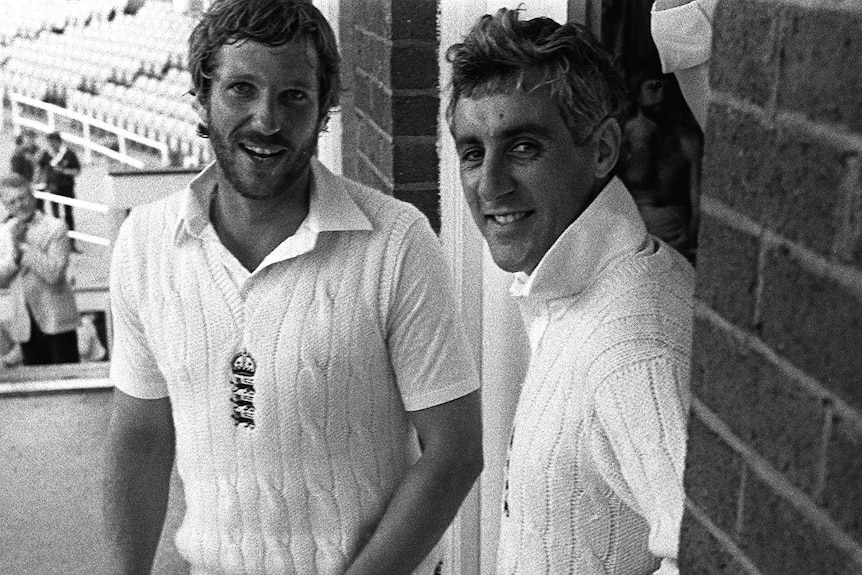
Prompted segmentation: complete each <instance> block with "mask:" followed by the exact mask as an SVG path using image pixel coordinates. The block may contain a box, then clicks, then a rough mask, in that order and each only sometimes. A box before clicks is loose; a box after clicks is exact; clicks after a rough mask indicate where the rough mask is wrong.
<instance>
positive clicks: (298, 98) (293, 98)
mask: <svg viewBox="0 0 862 575" xmlns="http://www.w3.org/2000/svg"><path fill="white" fill-rule="evenodd" d="M284 98H285V99H286V100H287V101H288V102H305V101H307V100H308V94H307V93H306V92H303V91H302V90H287V91H286V92H285V93H284Z"/></svg>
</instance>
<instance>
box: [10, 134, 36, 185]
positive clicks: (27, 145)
mask: <svg viewBox="0 0 862 575" xmlns="http://www.w3.org/2000/svg"><path fill="white" fill-rule="evenodd" d="M38 150H39V147H38V146H37V145H36V140H35V138H34V137H33V133H32V132H30V131H28V130H24V131H22V132H21V133H20V134H18V135H17V136H16V137H15V151H14V152H12V158H11V159H10V167H11V168H12V173H13V174H18V175H20V176H23V177H24V178H25V179H26V180H27V181H28V182H32V181H33V176H35V174H36V152H37V151H38Z"/></svg>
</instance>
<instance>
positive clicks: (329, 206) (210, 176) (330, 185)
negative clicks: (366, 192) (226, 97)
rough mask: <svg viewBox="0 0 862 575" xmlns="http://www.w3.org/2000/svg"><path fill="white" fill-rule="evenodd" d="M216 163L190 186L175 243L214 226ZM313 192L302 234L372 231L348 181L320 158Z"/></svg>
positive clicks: (314, 162) (313, 168)
mask: <svg viewBox="0 0 862 575" xmlns="http://www.w3.org/2000/svg"><path fill="white" fill-rule="evenodd" d="M216 174H217V167H216V165H215V162H213V163H211V164H209V165H208V166H206V167H205V168H204V169H203V171H201V173H200V174H198V175H197V176H196V177H195V179H194V180H192V181H191V183H189V186H188V189H187V190H186V194H185V196H184V201H183V204H182V206H181V208H180V212H179V216H178V218H177V227H176V230H175V233H174V241H175V242H177V243H179V242H180V241H182V240H183V239H184V238H188V237H196V238H201V237H202V234H203V232H204V229H205V228H206V227H207V226H208V225H209V224H210V223H211V222H210V203H211V202H212V196H213V192H214V190H215V185H216ZM309 186H310V188H311V190H310V198H309V206H308V215H307V216H306V218H305V220H304V221H303V222H302V224H301V225H300V229H299V230H297V233H300V231H304V232H310V233H312V234H314V236H316V235H317V234H318V233H320V232H332V231H350V230H371V229H373V226H372V225H371V221H370V220H369V219H368V217H367V216H366V215H365V213H364V212H363V211H362V210H361V209H360V208H359V206H358V205H357V204H356V202H355V201H354V200H353V198H351V197H350V194H349V193H348V192H347V190H346V189H345V183H344V181H343V180H342V179H341V178H339V177H338V176H336V175H335V174H333V173H332V172H330V171H329V170H328V169H327V168H326V167H325V166H324V165H323V164H321V163H320V162H319V161H318V160H317V159H316V158H312V160H311V180H310V183H309Z"/></svg>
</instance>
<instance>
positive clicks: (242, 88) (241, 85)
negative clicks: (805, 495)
mask: <svg viewBox="0 0 862 575" xmlns="http://www.w3.org/2000/svg"><path fill="white" fill-rule="evenodd" d="M228 89H229V90H230V91H231V92H233V93H234V94H238V95H240V96H246V95H248V94H250V93H251V92H252V89H253V88H252V85H251V84H247V83H246V82H237V83H236V84H231V85H230V86H229V87H228Z"/></svg>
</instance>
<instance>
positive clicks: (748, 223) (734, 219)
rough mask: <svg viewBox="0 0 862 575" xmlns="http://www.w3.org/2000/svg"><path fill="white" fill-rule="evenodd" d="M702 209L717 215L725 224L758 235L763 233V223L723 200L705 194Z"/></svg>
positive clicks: (714, 215) (708, 213)
mask: <svg viewBox="0 0 862 575" xmlns="http://www.w3.org/2000/svg"><path fill="white" fill-rule="evenodd" d="M700 209H701V211H702V212H703V213H705V214H707V215H710V216H713V217H715V218H716V219H718V220H720V221H721V222H722V223H723V224H726V225H727V226H728V227H731V228H733V229H735V230H737V231H740V232H744V233H747V234H748V235H751V236H756V237H759V236H761V235H762V234H763V231H764V228H763V226H762V225H760V224H758V223H757V222H755V221H754V220H752V219H751V218H749V217H748V216H745V215H743V214H741V213H739V212H737V211H736V210H734V209H733V208H731V207H730V206H728V205H727V204H725V203H724V202H722V201H721V200H717V199H715V198H711V197H709V196H704V197H703V198H701V200H700Z"/></svg>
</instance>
